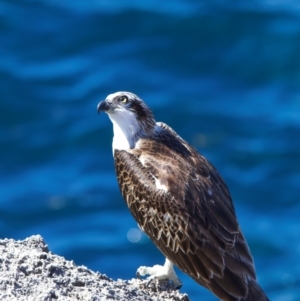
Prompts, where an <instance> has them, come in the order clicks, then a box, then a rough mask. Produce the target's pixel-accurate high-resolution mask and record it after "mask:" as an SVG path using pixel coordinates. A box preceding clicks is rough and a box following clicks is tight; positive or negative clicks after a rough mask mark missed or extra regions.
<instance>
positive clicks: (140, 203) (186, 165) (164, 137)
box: [114, 123, 268, 301]
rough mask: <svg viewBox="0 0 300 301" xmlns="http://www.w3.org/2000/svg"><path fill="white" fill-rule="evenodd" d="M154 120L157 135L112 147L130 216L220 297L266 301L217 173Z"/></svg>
mask: <svg viewBox="0 0 300 301" xmlns="http://www.w3.org/2000/svg"><path fill="white" fill-rule="evenodd" d="M157 125H158V126H160V128H161V130H160V131H159V132H158V133H157V135H156V136H153V137H150V138H149V137H148V138H147V139H146V138H145V139H140V140H139V142H138V147H136V148H133V149H130V150H115V151H114V159H115V169H116V173H117V178H118V182H119V187H120V190H121V193H122V195H123V197H124V199H125V201H126V203H127V205H128V208H129V209H130V211H131V213H132V215H133V216H134V218H135V220H136V221H137V222H138V224H139V225H140V226H141V228H142V229H143V231H145V233H146V234H147V235H148V236H149V237H150V238H151V240H152V241H153V242H154V243H155V245H156V246H157V247H158V248H159V249H160V250H161V252H162V253H163V254H164V255H165V256H166V257H167V258H168V259H169V260H170V261H171V262H173V263H174V264H175V265H177V266H178V267H179V268H180V269H181V270H183V271H184V272H185V273H187V274H188V275H190V276H191V277H192V278H193V279H194V280H195V281H196V282H198V283H199V284H201V285H203V286H205V287H206V288H208V289H210V290H211V291H212V292H213V293H214V294H215V295H216V296H217V297H218V298H220V299H221V300H223V301H225V300H228V301H254V300H255V301H267V300H268V298H267V297H266V296H265V294H264V293H263V291H262V290H261V288H260V287H259V285H258V283H257V282H256V280H255V279H256V275H255V268H254V263H253V259H252V256H251V254H250V251H249V248H248V245H247V243H246V241H245V238H244V236H243V234H242V232H241V229H240V227H239V224H238V221H237V218H236V214H235V210H234V206H233V203H232V200H231V197H230V194H229V191H228V189H227V186H226V184H225V183H224V181H223V179H222V178H221V176H220V175H219V173H218V172H217V170H216V169H215V168H214V167H213V166H212V165H211V164H210V163H209V162H208V161H207V160H206V159H205V158H204V157H203V156H201V155H200V154H199V153H198V152H197V151H196V150H195V149H194V148H192V147H191V146H189V145H188V144H187V143H186V142H185V141H184V140H183V139H182V138H180V137H179V136H178V135H177V134H176V133H175V132H174V131H173V130H172V129H171V128H170V127H168V126H167V125H165V124H163V123H157ZM156 179H158V180H159V181H160V183H161V185H165V186H166V187H167V191H164V190H162V189H157V187H156V184H155V181H156Z"/></svg>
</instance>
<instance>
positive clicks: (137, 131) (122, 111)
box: [97, 92, 155, 147]
mask: <svg viewBox="0 0 300 301" xmlns="http://www.w3.org/2000/svg"><path fill="white" fill-rule="evenodd" d="M97 111H98V113H100V112H101V111H103V112H105V113H107V114H108V116H109V118H110V120H111V121H112V123H113V126H114V134H115V136H116V135H122V134H123V135H124V136H125V137H126V139H127V140H128V142H129V144H130V147H133V146H132V141H134V140H137V139H138V136H139V137H142V136H144V135H147V134H148V133H151V132H153V130H154V128H155V120H154V117H153V114H152V112H151V110H150V109H149V108H148V107H147V105H146V104H145V103H144V102H143V101H142V100H141V99H140V98H139V97H138V96H137V95H135V94H133V93H130V92H116V93H113V94H109V95H108V96H107V97H106V99H105V100H103V101H101V102H100V103H99V104H98V106H97ZM118 139H119V138H118Z"/></svg>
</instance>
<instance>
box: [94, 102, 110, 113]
mask: <svg viewBox="0 0 300 301" xmlns="http://www.w3.org/2000/svg"><path fill="white" fill-rule="evenodd" d="M109 110H110V105H109V104H108V103H107V101H106V100H103V101H101V102H99V104H98V106H97V112H98V114H100V112H101V111H103V112H107V111H109Z"/></svg>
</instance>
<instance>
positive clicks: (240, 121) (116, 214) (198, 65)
mask: <svg viewBox="0 0 300 301" xmlns="http://www.w3.org/2000/svg"><path fill="white" fill-rule="evenodd" d="M208 2H209V1H179V0H174V1H164V2H163V1H158V0H156V1H137V0H135V1H134V0H131V1H121V0H120V1H78V0H76V1H75V0H73V1H72V0H70V1H67V0H65V1H60V0H36V1H29V0H28V1H25V0H23V1H21V0H18V1H16V0H6V1H3V0H2V1H0V160H1V161H0V162H1V165H0V217H1V218H0V236H1V237H9V238H14V239H24V238H25V237H27V236H29V235H32V234H41V235H42V236H43V237H44V238H45V240H46V242H47V243H48V245H49V247H50V250H52V251H53V252H55V253H58V254H60V255H62V256H65V257H66V258H67V259H69V260H71V259H73V260H74V261H75V263H76V264H83V265H86V266H88V267H89V268H91V269H94V270H98V271H100V272H102V273H106V274H107V275H108V276H109V277H112V278H114V279H117V278H125V279H130V278H132V277H135V271H136V269H137V267H139V266H140V265H153V264H158V263H160V264H162V263H163V262H164V258H163V256H162V255H161V254H160V253H159V252H158V251H157V250H156V248H155V247H154V246H153V245H152V243H151V242H150V241H149V240H148V238H147V237H146V236H143V235H141V233H140V232H139V231H138V230H137V226H136V223H135V222H134V220H133V218H132V217H131V215H130V213H129V212H128V210H127V208H126V206H125V204H124V201H123V200H122V198H121V196H120V193H119V191H118V187H117V182H116V177H115V174H114V166H113V159H112V151H111V142H112V126H111V122H110V121H109V119H108V118H107V116H106V115H105V114H103V115H100V116H98V115H97V112H96V106H97V104H98V102H99V101H100V100H102V99H104V98H105V97H106V95H107V94H109V93H112V92H115V91H118V90H128V91H132V92H134V93H136V94H138V95H139V96H140V97H142V98H143V99H144V100H145V101H146V102H147V103H148V105H149V106H150V107H151V108H152V109H153V111H154V114H155V116H156V119H157V120H158V121H164V122H166V123H168V124H169V125H171V126H172V127H173V128H174V129H175V130H176V131H177V132H178V133H179V134H180V135H182V136H183V137H184V138H185V139H186V140H187V141H189V142H190V143H191V144H192V145H194V146H195V147H196V148H197V149H198V150H199V151H201V152H202V153H203V154H204V155H205V156H206V157H207V158H208V159H209V160H210V161H211V162H212V163H213V164H214V165H215V166H216V167H217V168H218V169H219V171H220V172H221V174H222V176H223V177H224V179H225V181H226V182H227V184H228V186H229V189H230V191H231V194H232V197H233V200H234V203H235V206H236V211H237V214H238V217H239V221H240V224H241V227H242V228H243V231H244V233H245V235H246V238H247V240H248V242H249V245H250V248H251V250H252V253H253V255H254V258H255V263H256V269H257V275H258V279H259V281H260V283H261V285H262V287H263V288H264V290H265V291H266V293H267V294H268V296H269V297H270V299H271V300H273V301H296V300H297V301H299V300H300V259H299V258H300V88H299V87H300V7H299V4H298V1H292V0H291V1H283V0H282V1H267V0H265V1H253V2H251V4H250V3H246V4H243V3H240V4H238V3H236V1H210V2H209V4H208ZM179 276H180V278H181V279H182V281H183V287H182V289H181V291H182V292H186V293H188V294H189V296H190V298H191V300H194V301H195V300H200V299H201V300H207V301H213V300H216V299H215V298H214V297H213V296H212V294H210V293H209V292H208V291H206V290H205V289H203V288H201V287H200V286H198V285H197V284H195V283H194V282H193V281H192V280H190V279H189V278H188V277H187V276H185V275H184V274H182V273H180V272H179Z"/></svg>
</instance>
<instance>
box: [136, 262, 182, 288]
mask: <svg viewBox="0 0 300 301" xmlns="http://www.w3.org/2000/svg"><path fill="white" fill-rule="evenodd" d="M146 275H150V276H149V277H148V278H147V279H146V280H147V286H149V285H150V284H151V283H152V282H153V281H154V280H158V281H159V282H161V281H167V282H168V283H170V284H171V286H172V287H173V288H175V289H179V288H181V286H182V282H181V281H180V279H179V278H178V277H177V275H176V273H175V271H174V268H173V264H172V262H171V261H169V260H168V259H166V262H165V264H164V265H163V266H162V265H158V264H157V265H155V266H153V267H145V266H142V267H139V268H138V269H137V271H136V276H137V278H139V279H140V278H141V277H143V276H146Z"/></svg>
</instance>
